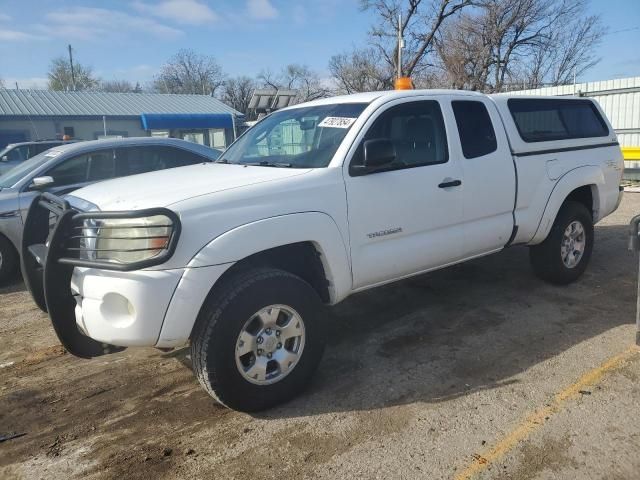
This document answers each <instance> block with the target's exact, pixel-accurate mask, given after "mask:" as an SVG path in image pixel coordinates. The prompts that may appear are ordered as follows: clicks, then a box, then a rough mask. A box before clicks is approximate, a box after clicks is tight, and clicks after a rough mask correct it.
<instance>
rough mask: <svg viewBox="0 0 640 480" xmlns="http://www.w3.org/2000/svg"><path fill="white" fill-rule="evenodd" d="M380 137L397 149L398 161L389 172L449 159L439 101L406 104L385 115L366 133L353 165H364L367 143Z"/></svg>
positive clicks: (391, 166)
mask: <svg viewBox="0 0 640 480" xmlns="http://www.w3.org/2000/svg"><path fill="white" fill-rule="evenodd" d="M378 138H384V139H388V140H390V141H391V143H392V144H393V146H394V148H395V151H396V159H395V161H394V162H393V163H392V164H391V165H390V168H389V170H397V169H402V168H413V167H421V166H425V165H435V164H438V163H446V162H447V161H448V160H449V151H448V148H447V136H446V131H445V127H444V120H443V118H442V111H441V110H440V105H439V104H438V102H436V101H435V100H423V101H418V102H409V103H403V104H401V105H396V106H394V107H391V108H389V109H388V110H386V111H385V112H383V113H382V114H381V115H380V116H379V117H378V118H377V119H376V121H375V122H374V123H373V125H372V126H371V127H370V128H369V130H368V131H367V133H366V134H365V136H364V139H363V140H362V142H361V144H360V146H359V147H358V150H357V151H356V153H355V155H354V158H353V160H352V161H351V166H356V165H362V163H363V143H364V142H365V141H367V140H372V139H378Z"/></svg>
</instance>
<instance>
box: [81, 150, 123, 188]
mask: <svg viewBox="0 0 640 480" xmlns="http://www.w3.org/2000/svg"><path fill="white" fill-rule="evenodd" d="M87 157H88V166H89V174H88V179H89V181H90V182H95V181H98V180H106V179H108V178H113V177H115V176H116V159H115V155H114V151H113V150H102V151H99V152H94V153H90V154H89V155H87Z"/></svg>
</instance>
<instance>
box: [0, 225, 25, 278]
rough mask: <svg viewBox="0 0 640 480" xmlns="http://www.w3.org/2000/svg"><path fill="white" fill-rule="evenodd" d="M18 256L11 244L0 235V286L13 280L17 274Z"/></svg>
mask: <svg viewBox="0 0 640 480" xmlns="http://www.w3.org/2000/svg"><path fill="white" fill-rule="evenodd" d="M18 265H20V256H19V255H18V251H17V250H16V249H15V248H14V247H13V245H12V244H11V242H10V241H9V240H8V239H7V238H5V237H3V236H2V235H0V285H3V284H4V283H5V282H8V281H9V280H13V279H14V278H15V277H16V273H17V272H18Z"/></svg>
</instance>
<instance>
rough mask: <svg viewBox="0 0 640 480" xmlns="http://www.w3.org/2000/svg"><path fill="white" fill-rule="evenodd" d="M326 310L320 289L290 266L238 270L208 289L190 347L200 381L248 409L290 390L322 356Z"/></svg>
mask: <svg viewBox="0 0 640 480" xmlns="http://www.w3.org/2000/svg"><path fill="white" fill-rule="evenodd" d="M323 310H324V305H323V304H322V302H321V300H320V298H319V296H318V294H317V293H316V292H315V290H314V289H313V288H312V287H311V286H310V285H309V284H308V283H307V282H305V281H304V280H302V279H301V278H299V277H296V276H295V275H292V274H290V273H288V272H285V271H282V270H277V269H272V268H259V269H254V270H251V271H248V272H243V273H239V274H236V275H235V276H234V277H233V278H231V279H229V280H228V281H227V282H225V284H224V285H223V286H222V288H219V289H217V290H216V291H214V292H213V293H212V294H211V295H210V296H209V298H208V299H207V301H206V302H205V304H204V305H203V308H202V310H201V312H200V316H199V318H198V321H197V322H196V326H195V329H194V333H193V335H192V341H191V355H192V361H193V368H194V371H195V374H196V376H197V377H198V380H199V381H200V384H201V385H202V386H203V387H204V389H205V390H206V391H207V392H208V393H209V394H210V395H211V396H212V397H214V398H215V399H216V400H218V401H219V402H220V403H222V404H223V405H226V406H227V407H230V408H233V409H235V410H241V411H246V412H250V411H258V410H263V409H266V408H269V407H272V406H275V405H277V404H279V403H282V402H285V401H287V400H289V399H291V398H293V397H294V396H296V395H297V394H298V393H300V392H301V391H302V390H303V389H304V388H305V387H306V386H307V385H308V384H309V382H310V380H311V377H312V376H313V373H314V372H315V370H316V368H317V366H318V364H319V362H320V359H321V357H322V352H323V350H324V343H325V338H324V337H325V322H324V319H323V318H321V317H322V315H321V314H322V312H323Z"/></svg>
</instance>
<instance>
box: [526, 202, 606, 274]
mask: <svg viewBox="0 0 640 480" xmlns="http://www.w3.org/2000/svg"><path fill="white" fill-rule="evenodd" d="M592 250H593V220H592V219H591V214H590V212H589V210H587V208H586V207H585V206H584V205H582V204H581V203H578V202H574V201H567V202H565V203H564V205H562V207H561V208H560V211H559V212H558V216H557V217H556V220H555V222H554V223H553V227H551V231H550V232H549V235H548V236H547V238H546V239H545V241H544V242H542V243H541V244H539V245H535V246H533V247H531V249H530V251H529V258H530V260H531V266H532V267H533V271H534V272H535V273H536V275H537V276H538V277H540V278H542V279H543V280H546V281H548V282H550V283H555V284H559V285H565V284H568V283H571V282H574V281H575V280H577V279H578V278H579V277H580V276H581V275H582V274H583V273H584V271H585V269H586V268H587V264H588V263H589V259H590V258H591V252H592Z"/></svg>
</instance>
